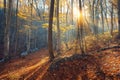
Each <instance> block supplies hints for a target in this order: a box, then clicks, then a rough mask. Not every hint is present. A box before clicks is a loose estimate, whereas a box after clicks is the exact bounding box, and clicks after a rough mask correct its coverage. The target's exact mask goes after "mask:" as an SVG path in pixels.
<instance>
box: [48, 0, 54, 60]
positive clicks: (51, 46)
mask: <svg viewBox="0 0 120 80" xmlns="http://www.w3.org/2000/svg"><path fill="white" fill-rule="evenodd" d="M53 13H54V0H51V2H50V13H49V28H48V49H49V54H50V61H52V60H53V59H54V53H53V39H52V24H53Z"/></svg>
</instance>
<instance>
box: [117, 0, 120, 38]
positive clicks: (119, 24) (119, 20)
mask: <svg viewBox="0 0 120 80" xmlns="http://www.w3.org/2000/svg"><path fill="white" fill-rule="evenodd" d="M117 5H118V37H119V38H120V0H118V4H117Z"/></svg>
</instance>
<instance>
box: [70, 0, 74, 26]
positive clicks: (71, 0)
mask: <svg viewBox="0 0 120 80" xmlns="http://www.w3.org/2000/svg"><path fill="white" fill-rule="evenodd" d="M73 1H74V0H71V23H72V25H73Z"/></svg>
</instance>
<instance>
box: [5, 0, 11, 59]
mask: <svg viewBox="0 0 120 80" xmlns="http://www.w3.org/2000/svg"><path fill="white" fill-rule="evenodd" d="M4 1H5V2H4V3H6V0H4ZM4 6H5V7H6V4H4ZM11 10H12V0H9V1H8V14H7V18H6V21H7V22H6V25H5V33H4V57H5V59H9V57H10V56H9V45H10V21H11ZM5 12H6V10H5Z"/></svg>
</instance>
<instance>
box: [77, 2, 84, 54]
mask: <svg viewBox="0 0 120 80" xmlns="http://www.w3.org/2000/svg"><path fill="white" fill-rule="evenodd" d="M79 10H80V17H79V18H80V19H79V26H78V27H79V28H78V40H80V49H81V53H82V54H84V53H85V52H84V45H83V44H84V43H83V20H82V19H83V18H82V17H83V13H82V1H81V0H79Z"/></svg>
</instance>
